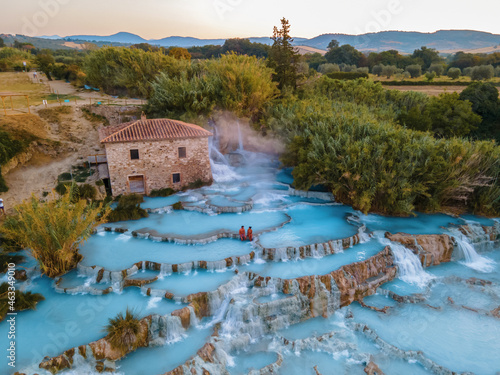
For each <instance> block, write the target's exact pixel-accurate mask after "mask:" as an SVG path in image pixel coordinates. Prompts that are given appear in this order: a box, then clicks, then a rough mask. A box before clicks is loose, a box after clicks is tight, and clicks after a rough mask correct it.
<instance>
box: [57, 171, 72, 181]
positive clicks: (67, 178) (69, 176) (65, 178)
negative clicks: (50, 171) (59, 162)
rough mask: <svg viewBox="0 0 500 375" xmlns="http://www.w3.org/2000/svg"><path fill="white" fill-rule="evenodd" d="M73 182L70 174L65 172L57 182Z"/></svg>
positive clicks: (58, 177)
mask: <svg viewBox="0 0 500 375" xmlns="http://www.w3.org/2000/svg"><path fill="white" fill-rule="evenodd" d="M71 180H72V175H71V173H69V172H64V173H61V174H60V175H59V176H57V181H71Z"/></svg>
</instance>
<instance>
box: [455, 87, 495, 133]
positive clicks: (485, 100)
mask: <svg viewBox="0 0 500 375" xmlns="http://www.w3.org/2000/svg"><path fill="white" fill-rule="evenodd" d="M460 99H461V100H468V101H470V102H471V103H472V110H473V111H474V113H476V114H478V115H479V116H481V118H482V122H481V125H480V126H479V127H478V129H477V130H476V131H475V135H476V136H477V137H478V138H481V139H496V140H497V142H498V141H500V99H499V96H498V90H497V88H496V87H495V86H494V85H493V84H492V83H491V82H484V83H483V82H474V83H472V84H471V85H469V86H467V88H466V89H465V90H464V91H462V92H461V93H460Z"/></svg>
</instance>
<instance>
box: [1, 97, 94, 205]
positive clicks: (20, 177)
mask: <svg viewBox="0 0 500 375" xmlns="http://www.w3.org/2000/svg"><path fill="white" fill-rule="evenodd" d="M47 123H48V128H49V129H50V134H49V137H48V138H49V139H51V140H53V141H58V142H60V144H59V145H58V146H57V147H56V148H55V149H54V151H53V154H54V156H52V157H51V156H49V155H47V154H44V153H42V152H38V153H35V154H34V156H33V157H32V158H31V160H30V161H29V162H28V163H27V164H25V165H23V166H20V167H17V168H14V169H13V170H12V171H10V172H9V173H7V174H6V175H5V176H4V178H5V181H6V182H7V186H9V191H8V192H6V193H2V195H1V197H2V198H3V199H4V203H5V208H6V210H9V208H12V207H13V206H14V205H16V204H18V203H20V202H22V201H23V200H25V199H27V198H29V197H30V196H31V194H32V193H34V194H35V195H37V196H39V197H41V196H42V194H43V192H51V191H52V189H53V188H54V187H55V186H56V184H57V177H58V176H59V175H60V174H61V173H64V172H69V171H71V167H72V166H74V165H78V164H82V163H83V162H84V161H86V160H87V157H88V156H89V155H93V154H96V153H104V150H103V148H102V146H101V145H100V143H99V136H98V132H97V128H98V125H99V124H96V123H92V122H90V121H89V120H87V119H86V118H85V117H84V116H83V113H82V111H81V110H80V108H78V107H73V108H72V109H71V110H70V113H69V114H63V115H60V118H59V121H57V122H52V123H51V122H47ZM90 180H92V178H90Z"/></svg>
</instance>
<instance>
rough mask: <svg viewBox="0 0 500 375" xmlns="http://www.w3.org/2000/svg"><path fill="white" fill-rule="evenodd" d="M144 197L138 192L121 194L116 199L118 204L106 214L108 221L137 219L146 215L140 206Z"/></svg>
mask: <svg viewBox="0 0 500 375" xmlns="http://www.w3.org/2000/svg"><path fill="white" fill-rule="evenodd" d="M142 202H144V198H143V197H142V195H140V194H128V195H122V196H121V197H120V198H119V200H118V205H117V206H116V208H115V209H114V210H112V211H111V213H110V214H109V216H108V221H109V222H116V221H125V220H137V219H142V218H143V217H148V216H149V215H148V213H147V212H146V210H144V209H142V208H141V203H142Z"/></svg>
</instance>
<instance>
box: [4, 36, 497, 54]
mask: <svg viewBox="0 0 500 375" xmlns="http://www.w3.org/2000/svg"><path fill="white" fill-rule="evenodd" d="M56 37H57V36H48V37H37V38H33V37H27V36H23V35H16V36H10V35H6V36H5V37H4V39H5V42H6V43H13V40H14V39H16V40H19V41H21V42H30V43H33V44H34V45H35V46H36V47H39V48H52V49H56V48H78V47H77V46H78V45H79V44H81V43H83V42H85V41H89V42H93V43H96V44H97V45H98V46H102V45H131V44H136V43H149V44H153V45H159V46H163V47H174V46H175V47H185V48H189V47H194V46H205V45H209V44H215V45H222V44H224V41H225V39H198V38H193V37H184V36H169V37H166V38H162V39H149V40H146V39H144V38H142V37H140V36H138V35H135V34H132V33H127V32H119V33H116V34H113V35H108V36H102V35H71V36H67V37H65V38H63V39H55V38H56ZM248 39H250V41H252V42H258V43H264V44H271V43H272V40H271V39H270V38H269V37H251V38H248ZM332 39H336V40H337V41H339V43H340V44H341V45H342V44H350V45H352V46H354V47H356V48H357V49H359V50H361V51H364V52H370V51H374V52H380V51H386V50H390V49H395V50H398V51H400V52H402V53H412V52H413V51H414V50H415V49H417V48H420V47H422V46H427V47H430V48H435V49H437V50H438V51H440V52H443V53H453V52H457V51H471V52H472V51H477V52H479V51H481V52H483V51H484V52H485V53H487V52H494V51H497V50H500V35H498V34H491V33H486V32H482V31H474V30H439V31H436V32H433V33H420V32H410V31H381V32H378V33H369V34H363V35H348V34H323V35H319V36H317V37H314V38H310V39H307V38H294V44H295V45H296V46H300V47H301V48H300V50H301V53H307V48H306V47H312V48H313V49H312V50H311V52H312V51H315V50H314V49H318V50H320V51H318V52H320V53H322V52H323V51H324V50H326V48H327V46H328V43H330V41H331V40H332ZM68 41H71V42H74V43H66V42H68ZM75 45H76V47H75Z"/></svg>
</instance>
